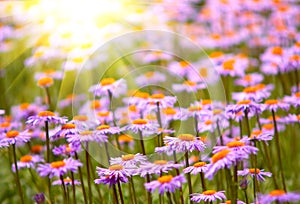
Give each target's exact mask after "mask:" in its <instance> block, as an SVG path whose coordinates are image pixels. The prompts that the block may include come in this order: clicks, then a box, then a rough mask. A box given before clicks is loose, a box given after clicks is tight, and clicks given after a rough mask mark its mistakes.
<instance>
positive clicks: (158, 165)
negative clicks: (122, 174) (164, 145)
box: [136, 160, 183, 177]
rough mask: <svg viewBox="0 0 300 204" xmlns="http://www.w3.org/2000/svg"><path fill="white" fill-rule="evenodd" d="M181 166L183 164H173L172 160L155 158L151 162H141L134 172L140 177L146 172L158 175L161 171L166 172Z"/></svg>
mask: <svg viewBox="0 0 300 204" xmlns="http://www.w3.org/2000/svg"><path fill="white" fill-rule="evenodd" d="M182 166H183V164H175V163H174V162H173V161H167V160H156V161H154V162H153V163H151V162H147V163H143V165H141V166H140V168H139V169H137V171H136V172H137V173H138V174H140V176H141V177H145V176H146V175H147V174H157V175H160V174H161V172H164V173H168V171H170V170H172V169H179V168H180V167H182Z"/></svg>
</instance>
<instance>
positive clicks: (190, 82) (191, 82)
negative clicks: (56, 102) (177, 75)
mask: <svg viewBox="0 0 300 204" xmlns="http://www.w3.org/2000/svg"><path fill="white" fill-rule="evenodd" d="M183 84H185V85H187V86H196V82H193V81H190V80H186V81H184V82H183Z"/></svg>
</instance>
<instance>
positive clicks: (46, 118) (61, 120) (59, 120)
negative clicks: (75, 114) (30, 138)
mask: <svg viewBox="0 0 300 204" xmlns="http://www.w3.org/2000/svg"><path fill="white" fill-rule="evenodd" d="M66 121H67V118H66V117H58V116H56V115H55V113H53V112H51V111H41V112H39V114H38V115H36V116H30V117H29V118H28V119H27V121H26V124H29V125H31V126H37V125H40V124H41V123H44V122H49V123H54V124H65V123H66Z"/></svg>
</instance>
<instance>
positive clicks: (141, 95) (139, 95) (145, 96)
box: [134, 91, 149, 99]
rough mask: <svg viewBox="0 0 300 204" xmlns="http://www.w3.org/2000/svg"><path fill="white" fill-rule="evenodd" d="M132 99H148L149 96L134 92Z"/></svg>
mask: <svg viewBox="0 0 300 204" xmlns="http://www.w3.org/2000/svg"><path fill="white" fill-rule="evenodd" d="M134 97H138V98H143V99H147V98H149V94H148V93H146V92H140V91H139V92H136V93H135V94H134Z"/></svg>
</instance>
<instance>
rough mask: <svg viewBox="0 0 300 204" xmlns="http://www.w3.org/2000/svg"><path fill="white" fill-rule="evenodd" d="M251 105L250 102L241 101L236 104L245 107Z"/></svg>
mask: <svg viewBox="0 0 300 204" xmlns="http://www.w3.org/2000/svg"><path fill="white" fill-rule="evenodd" d="M250 103H251V100H242V101H239V102H238V103H237V104H238V105H247V104H250Z"/></svg>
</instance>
